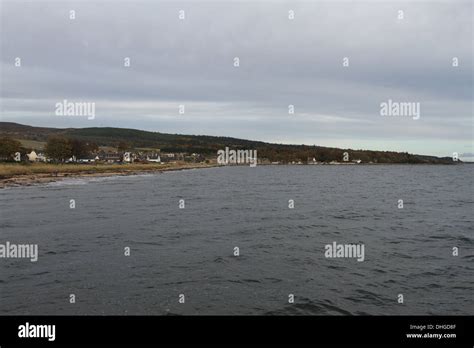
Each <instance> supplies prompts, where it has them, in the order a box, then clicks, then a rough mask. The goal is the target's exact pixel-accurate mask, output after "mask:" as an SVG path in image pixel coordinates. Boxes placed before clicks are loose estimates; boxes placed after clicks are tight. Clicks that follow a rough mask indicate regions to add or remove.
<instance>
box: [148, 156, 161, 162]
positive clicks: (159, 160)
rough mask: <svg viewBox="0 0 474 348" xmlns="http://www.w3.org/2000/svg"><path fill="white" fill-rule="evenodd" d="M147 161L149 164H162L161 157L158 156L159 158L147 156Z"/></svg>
mask: <svg viewBox="0 0 474 348" xmlns="http://www.w3.org/2000/svg"><path fill="white" fill-rule="evenodd" d="M146 160H147V162H154V163H161V158H160V156H157V157H150V156H146Z"/></svg>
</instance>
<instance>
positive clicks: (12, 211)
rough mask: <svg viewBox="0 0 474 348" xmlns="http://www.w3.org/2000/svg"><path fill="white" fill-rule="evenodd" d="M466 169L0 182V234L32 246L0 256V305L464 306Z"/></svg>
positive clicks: (361, 309)
mask: <svg viewBox="0 0 474 348" xmlns="http://www.w3.org/2000/svg"><path fill="white" fill-rule="evenodd" d="M473 169H474V165H468V164H460V165H289V166H280V165H275V166H257V167H250V166H233V167H216V168H206V169H193V170H183V171H174V172H163V173H157V174H147V175H135V176H116V177H106V178H79V179H66V180H63V181H59V182H54V183H48V184H41V185H36V186H26V187H11V188H6V189H1V190H0V244H6V243H7V242H9V243H10V244H17V245H21V244H28V245H37V247H38V258H37V261H32V260H31V259H28V258H11V257H10V258H6V257H4V258H0V315H26V314H30V315H433V314H434V315H459V314H466V315H472V314H473V313H474V304H473V299H474V296H473V294H474V292H473V289H474V223H473V217H474V214H473V212H474V194H473V193H474V186H473ZM334 243H335V244H334ZM329 245H359V246H363V247H364V248H363V250H364V258H363V260H362V261H361V260H358V259H357V258H355V257H349V256H347V255H345V256H341V257H330V256H328V254H327V248H328V246H329Z"/></svg>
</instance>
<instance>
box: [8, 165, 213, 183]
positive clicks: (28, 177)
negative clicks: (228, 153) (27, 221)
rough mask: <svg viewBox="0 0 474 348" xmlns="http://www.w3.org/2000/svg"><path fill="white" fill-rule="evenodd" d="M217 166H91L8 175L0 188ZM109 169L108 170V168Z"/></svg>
mask: <svg viewBox="0 0 474 348" xmlns="http://www.w3.org/2000/svg"><path fill="white" fill-rule="evenodd" d="M213 167H217V165H215V164H199V163H193V164H188V165H186V164H182V165H181V164H178V165H173V166H165V165H162V168H160V167H159V166H153V167H145V166H144V167H143V168H135V169H132V168H130V169H128V168H126V167H123V168H106V167H105V168H102V169H105V170H104V171H94V170H93V169H92V168H91V169H89V170H79V171H75V172H72V171H63V172H61V171H57V172H48V173H28V174H16V175H12V176H9V177H0V189H4V188H9V187H24V186H35V185H41V184H47V183H50V182H57V181H62V180H65V179H79V178H94V177H114V176H133V175H141V174H158V173H163V172H168V171H180V170H189V169H200V168H213ZM108 169H110V170H108Z"/></svg>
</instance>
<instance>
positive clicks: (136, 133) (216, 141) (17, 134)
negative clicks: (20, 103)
mask: <svg viewBox="0 0 474 348" xmlns="http://www.w3.org/2000/svg"><path fill="white" fill-rule="evenodd" d="M50 136H64V137H66V138H69V139H78V140H83V141H87V142H91V143H95V144H97V145H98V146H108V147H118V146H119V144H120V143H122V144H123V143H124V142H125V143H126V144H127V147H129V148H131V149H137V148H150V149H160V150H161V151H162V152H187V153H199V154H203V155H205V156H206V157H215V156H216V153H217V151H218V150H221V149H225V147H226V146H227V147H229V148H230V149H235V150H238V149H243V150H257V152H258V158H259V159H268V160H269V161H270V162H282V163H288V162H293V161H295V162H298V161H301V162H302V163H306V161H307V159H308V158H311V159H312V158H316V160H317V161H318V162H331V161H339V162H341V161H342V159H343V156H344V152H347V153H348V154H349V158H350V160H355V159H360V160H362V163H369V162H373V163H433V164H453V163H455V162H453V160H452V158H451V157H443V158H440V157H434V156H423V155H414V154H409V153H406V152H405V153H400V152H391V151H370V150H352V149H339V148H331V147H322V146H308V145H283V144H271V143H265V142H261V141H252V140H244V139H237V138H229V137H214V136H204V135H180V134H167V133H159V132H148V131H142V130H136V129H126V128H112V127H100V128H95V127H94V128H65V129H60V128H45V127H33V126H27V125H22V124H18V123H13V122H0V138H5V137H8V138H13V139H18V140H29V141H31V143H33V144H34V142H46V141H47V139H48V137H50ZM26 143H27V142H26ZM25 147H27V146H25Z"/></svg>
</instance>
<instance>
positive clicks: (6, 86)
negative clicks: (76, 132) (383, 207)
mask: <svg viewBox="0 0 474 348" xmlns="http://www.w3.org/2000/svg"><path fill="white" fill-rule="evenodd" d="M0 2H1V30H2V32H1V69H2V70H1V98H2V115H1V120H2V121H12V122H18V123H23V124H29V125H35V126H48V127H99V126H114V127H129V128H137V129H143V130H151V131H160V132H168V133H181V134H206V135H220V136H233V137H239V138H245V139H253V140H263V141H269V142H275V143H292V144H311V145H312V144H317V145H323V146H335V147H345V148H347V147H348V148H356V149H359V148H363V149H374V150H376V149H378V150H395V151H408V152H411V153H421V154H431V155H439V156H451V155H452V153H453V152H458V153H460V154H464V156H462V157H464V158H465V159H467V156H468V155H469V154H472V153H473V152H474V149H473V51H472V50H473V46H472V40H473V36H472V24H473V12H472V11H473V8H472V7H473V5H472V1H453V0H450V1H432V2H426V1H418V2H405V1H397V2H394V1H386V2H383V3H381V2H380V1H378V2H375V1H337V2H334V1H331V2H322V1H312V2H310V1H299V2H298V1H296V2H295V1H292V2H285V1H252V2H250V1H226V2H225V3H223V2H224V1H188V2H177V1H136V0H134V1H119V2H117V1H97V0H94V1H91V0H87V1H77V2H73V1H42V0H39V1H27V2H22V1H16V0H15V1H8V0H0ZM71 10H74V11H75V19H70V11H71ZM180 10H184V11H185V19H184V20H180V19H179V11H180ZM289 10H294V13H295V18H294V19H293V20H290V19H289V18H288V15H289V13H288V11H289ZM399 10H402V11H403V17H404V18H403V19H399V15H400V13H399ZM17 57H19V58H21V67H15V58H17ZM125 57H130V63H131V66H130V67H124V58H125ZM235 57H239V59H240V66H239V67H234V58H235ZM344 57H348V58H349V66H348V67H344V66H343V58H344ZM453 57H457V59H458V62H459V66H457V67H453ZM64 99H67V100H68V101H72V102H81V101H85V102H95V105H96V116H95V118H94V119H93V120H90V119H88V118H87V117H71V116H56V115H55V104H56V103H57V102H60V101H62V100H64ZM389 99H391V100H393V101H396V102H417V103H420V107H421V115H420V118H419V119H418V120H414V119H413V118H412V117H386V116H381V115H380V104H381V103H382V102H386V101H388V100H389ZM290 104H292V105H294V107H295V113H294V114H293V115H291V114H288V105H290ZM179 105H185V113H184V114H179Z"/></svg>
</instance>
